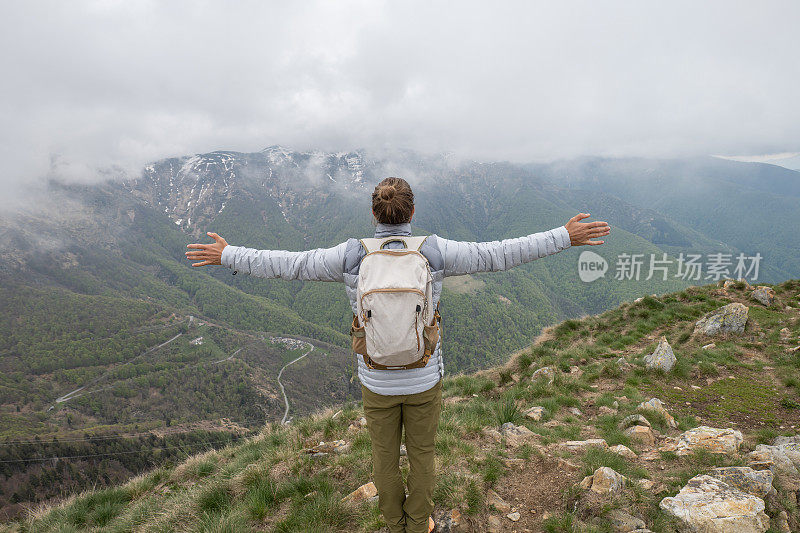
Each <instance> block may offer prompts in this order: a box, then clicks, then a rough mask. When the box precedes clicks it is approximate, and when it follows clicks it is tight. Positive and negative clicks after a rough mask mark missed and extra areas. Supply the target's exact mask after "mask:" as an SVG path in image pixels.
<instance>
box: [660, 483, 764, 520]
mask: <svg viewBox="0 0 800 533" xmlns="http://www.w3.org/2000/svg"><path fill="white" fill-rule="evenodd" d="M659 507H661V509H662V510H664V511H665V512H667V513H669V514H671V515H672V516H675V517H676V518H678V519H679V520H680V521H681V522H682V523H683V524H684V526H685V528H686V529H688V530H689V531H696V532H698V533H764V532H765V531H766V530H767V529H768V528H769V517H768V516H767V515H766V514H765V513H764V500H762V499H761V498H757V497H755V496H752V495H750V494H747V493H744V492H742V491H740V490H738V489H736V488H734V487H732V486H731V485H729V484H728V483H725V482H724V481H722V480H720V479H717V478H715V477H712V476H708V475H705V474H703V475H699V476H695V477H693V478H692V479H690V480H689V481H688V483H687V484H686V486H685V487H683V488H682V489H681V490H680V492H678V494H677V495H676V496H675V497H672V498H664V499H663V500H661V503H660V504H659Z"/></svg>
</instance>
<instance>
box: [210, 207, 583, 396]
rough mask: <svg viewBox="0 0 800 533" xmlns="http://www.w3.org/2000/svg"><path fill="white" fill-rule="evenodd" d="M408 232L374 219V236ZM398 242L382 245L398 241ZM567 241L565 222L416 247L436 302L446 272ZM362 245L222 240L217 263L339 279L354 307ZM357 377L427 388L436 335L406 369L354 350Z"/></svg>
mask: <svg viewBox="0 0 800 533" xmlns="http://www.w3.org/2000/svg"><path fill="white" fill-rule="evenodd" d="M391 235H411V224H410V223H406V224H378V226H377V228H376V230H375V237H377V238H382V237H389V236H391ZM400 246H401V244H400V243H399V242H395V243H390V244H389V245H387V248H393V247H400ZM569 247H570V240H569V232H567V228H566V227H564V226H560V227H558V228H555V229H551V230H549V231H543V232H540V233H533V234H531V235H528V236H526V237H519V238H516V239H505V240H502V241H492V242H461V241H452V240H449V239H444V238H442V237H439V236H437V235H431V236H430V237H428V239H426V240H425V243H424V244H423V245H422V247H421V248H420V252H421V253H422V255H424V256H425V257H426V258H427V259H428V262H429V263H430V267H431V274H432V275H433V303H434V305H436V304H437V303H439V297H440V296H441V294H442V280H443V279H444V278H445V276H460V275H464V274H474V273H476V272H495V271H498V270H508V269H509V268H511V267H515V266H517V265H520V264H522V263H527V262H528V261H533V260H534V259H539V258H541V257H545V256H547V255H552V254H554V253H557V252H560V251H561V250H564V249H566V248H569ZM364 254H365V252H364V249H363V247H362V246H361V243H360V242H359V241H358V240H357V239H348V240H347V241H346V242H343V243H341V244H339V245H337V246H334V247H333V248H318V249H316V250H308V251H304V252H287V251H284V250H256V249H253V248H245V247H244V246H231V245H228V246H226V247H225V248H224V249H223V251H222V265H223V266H226V267H228V268H231V269H233V273H234V274H236V273H237V272H244V273H246V274H250V275H252V276H257V277H260V278H282V279H287V280H290V279H300V280H317V281H339V282H343V283H344V284H345V291H346V292H347V296H348V297H349V299H350V306H351V307H352V309H353V312H354V313H355V312H356V311H357V309H356V281H357V279H358V268H359V265H360V263H361V258H362V257H364ZM356 361H357V364H358V378H359V380H361V383H362V384H363V385H364V386H366V387H367V388H368V389H369V390H371V391H373V392H376V393H378V394H384V395H396V394H414V393H417V392H422V391H426V390H428V389H430V388H431V387H433V386H434V385H436V383H437V382H438V381H439V380H440V379H441V378H442V377H443V376H444V362H443V359H442V350H441V341H440V342H439V344H438V345H437V347H436V350H435V351H434V353H433V355H432V356H431V358H430V359H429V360H428V364H427V366H425V367H423V368H413V369H408V370H373V369H371V368H369V367H367V365H366V364H365V363H364V359H363V357H362V356H360V355H358V354H356Z"/></svg>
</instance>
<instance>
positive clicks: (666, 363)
mask: <svg viewBox="0 0 800 533" xmlns="http://www.w3.org/2000/svg"><path fill="white" fill-rule="evenodd" d="M676 362H677V359H676V358H675V354H674V353H673V352H672V346H670V345H669V343H668V342H667V338H666V337H663V336H662V337H661V339H659V341H658V346H656V349H655V351H653V353H651V354H648V355H645V356H644V364H645V366H646V367H647V368H650V369H655V370H663V371H664V372H669V371H670V370H672V367H674V366H675V363H676Z"/></svg>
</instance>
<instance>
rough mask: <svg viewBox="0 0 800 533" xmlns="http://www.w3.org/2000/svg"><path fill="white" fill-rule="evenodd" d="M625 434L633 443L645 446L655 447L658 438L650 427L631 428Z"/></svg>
mask: <svg viewBox="0 0 800 533" xmlns="http://www.w3.org/2000/svg"><path fill="white" fill-rule="evenodd" d="M624 433H625V436H626V437H628V438H629V439H631V441H633V442H638V443H640V444H643V445H645V446H653V445H654V444H655V443H656V436H655V434H654V433H653V430H652V429H650V427H649V426H631V427H629V428H628V429H626V430H625V431H624Z"/></svg>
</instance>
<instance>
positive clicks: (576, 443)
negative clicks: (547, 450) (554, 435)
mask: <svg viewBox="0 0 800 533" xmlns="http://www.w3.org/2000/svg"><path fill="white" fill-rule="evenodd" d="M592 446H599V447H601V448H608V443H607V442H606V441H605V440H603V439H586V440H568V441H565V442H562V443H561V447H562V448H566V449H567V450H569V451H571V452H582V451H586V450H587V449H589V448H591V447H592Z"/></svg>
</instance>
